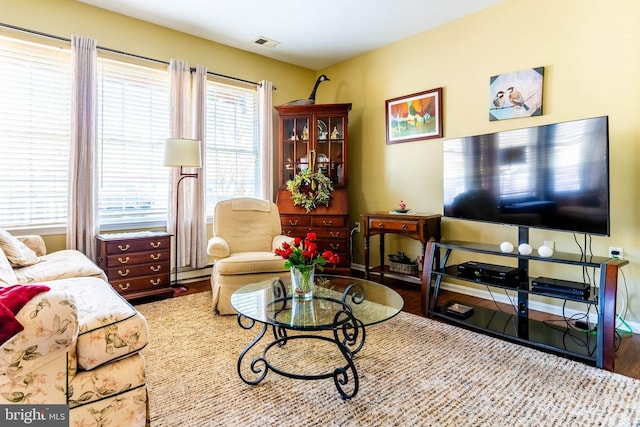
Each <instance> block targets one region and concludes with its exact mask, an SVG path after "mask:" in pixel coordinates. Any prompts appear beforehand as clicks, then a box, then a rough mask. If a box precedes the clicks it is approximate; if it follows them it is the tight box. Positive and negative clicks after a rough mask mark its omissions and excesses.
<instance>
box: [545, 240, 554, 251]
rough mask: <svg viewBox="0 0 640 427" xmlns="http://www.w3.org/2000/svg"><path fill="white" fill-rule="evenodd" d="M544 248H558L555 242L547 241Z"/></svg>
mask: <svg viewBox="0 0 640 427" xmlns="http://www.w3.org/2000/svg"><path fill="white" fill-rule="evenodd" d="M544 246H546V247H548V248H551V249H555V248H556V242H554V241H553V240H545V241H544Z"/></svg>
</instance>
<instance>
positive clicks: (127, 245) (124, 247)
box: [118, 243, 131, 252]
mask: <svg viewBox="0 0 640 427" xmlns="http://www.w3.org/2000/svg"><path fill="white" fill-rule="evenodd" d="M130 247H131V246H129V244H128V243H127V244H126V245H124V246H122V245H118V249H120V251H121V252H126V251H128V250H129V248H130Z"/></svg>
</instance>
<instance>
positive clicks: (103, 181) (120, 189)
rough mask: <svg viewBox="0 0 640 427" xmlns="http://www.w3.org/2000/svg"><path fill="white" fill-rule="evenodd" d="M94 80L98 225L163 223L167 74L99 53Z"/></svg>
mask: <svg viewBox="0 0 640 427" xmlns="http://www.w3.org/2000/svg"><path fill="white" fill-rule="evenodd" d="M98 80H99V83H98V98H99V101H98V102H99V105H98V164H99V177H98V180H99V190H98V191H99V218H100V226H101V228H102V229H105V228H107V229H108V228H112V229H113V228H116V229H117V228H126V227H127V226H130V225H131V224H135V225H137V226H141V225H153V223H154V222H158V221H160V222H162V224H164V221H166V218H167V203H168V192H169V188H170V186H169V177H170V172H171V170H170V168H167V167H164V166H163V155H164V141H165V139H166V138H167V137H168V136H169V133H170V132H169V81H168V73H167V71H166V69H162V70H159V69H155V68H148V67H143V66H140V65H134V64H129V63H124V62H119V61H114V60H111V59H105V58H100V59H99V61H98ZM144 223H146V224H144ZM114 225H115V226H114ZM109 226H111V227H109Z"/></svg>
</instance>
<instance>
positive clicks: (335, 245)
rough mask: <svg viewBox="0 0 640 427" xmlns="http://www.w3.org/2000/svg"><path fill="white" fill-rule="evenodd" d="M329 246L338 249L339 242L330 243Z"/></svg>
mask: <svg viewBox="0 0 640 427" xmlns="http://www.w3.org/2000/svg"><path fill="white" fill-rule="evenodd" d="M329 247H330V248H331V249H333V250H334V251H337V250H338V249H340V243H336V244H333V243H330V244H329Z"/></svg>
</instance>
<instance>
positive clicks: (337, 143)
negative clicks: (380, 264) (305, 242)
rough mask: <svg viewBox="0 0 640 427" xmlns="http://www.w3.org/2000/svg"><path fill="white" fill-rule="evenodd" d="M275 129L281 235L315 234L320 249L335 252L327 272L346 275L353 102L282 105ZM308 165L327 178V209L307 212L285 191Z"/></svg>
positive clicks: (300, 235) (348, 253) (347, 268)
mask: <svg viewBox="0 0 640 427" xmlns="http://www.w3.org/2000/svg"><path fill="white" fill-rule="evenodd" d="M275 108H276V110H277V111H278V113H279V115H280V119H279V127H278V142H279V156H278V158H279V168H278V170H279V175H278V176H279V178H278V187H279V189H278V195H277V200H276V204H277V205H278V209H279V211H280V219H281V223H282V231H283V233H284V234H287V235H290V236H299V237H304V236H305V235H306V233H307V232H309V231H314V232H315V233H317V236H318V248H319V249H321V250H331V251H332V252H334V253H336V254H338V256H339V257H340V263H339V264H338V265H337V267H336V269H333V268H332V267H330V266H327V267H326V268H325V270H326V272H327V273H348V270H349V266H350V265H351V259H350V250H349V245H350V242H349V219H348V214H349V204H348V198H347V145H348V121H349V111H350V110H351V104H317V105H316V104H312V105H281V106H278V107H275ZM310 167H312V168H313V169H314V171H319V172H322V174H323V175H325V176H327V177H329V179H330V180H331V183H332V185H333V188H334V191H333V194H332V197H331V201H330V202H329V206H324V205H320V206H318V207H316V208H315V209H313V210H312V211H310V212H307V211H306V210H305V209H304V208H303V207H300V206H296V205H294V204H293V201H292V200H291V193H290V192H289V190H287V181H289V180H291V179H293V178H294V177H295V176H296V175H297V174H299V173H300V172H302V171H305V170H307V169H308V168H310Z"/></svg>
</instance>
